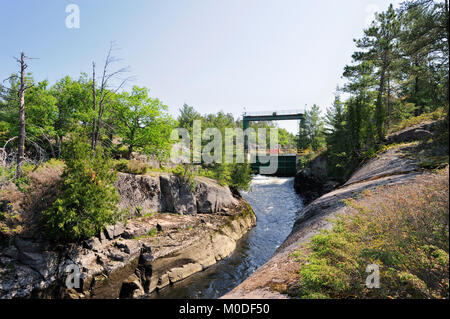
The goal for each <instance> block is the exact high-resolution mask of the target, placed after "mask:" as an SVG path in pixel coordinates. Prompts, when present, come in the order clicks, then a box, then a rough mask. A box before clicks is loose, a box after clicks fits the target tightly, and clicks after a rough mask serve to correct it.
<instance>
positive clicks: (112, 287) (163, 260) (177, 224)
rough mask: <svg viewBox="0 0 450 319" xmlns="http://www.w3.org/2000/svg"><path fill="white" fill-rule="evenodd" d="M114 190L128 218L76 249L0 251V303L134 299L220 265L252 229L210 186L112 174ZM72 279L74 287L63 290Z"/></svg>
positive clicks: (225, 194) (13, 247) (38, 245)
mask: <svg viewBox="0 0 450 319" xmlns="http://www.w3.org/2000/svg"><path fill="white" fill-rule="evenodd" d="M116 187H117V189H118V192H119V195H120V203H119V207H120V208H121V209H125V210H127V211H129V212H130V214H131V215H132V216H133V218H131V219H129V220H128V221H127V222H126V223H119V224H117V225H111V226H108V227H107V228H106V230H105V231H104V232H102V233H101V234H99V236H98V237H94V238H91V239H89V240H86V241H85V242H83V243H80V244H70V245H55V244H54V243H51V242H48V241H47V240H45V238H43V237H30V238H21V237H16V238H13V239H11V241H10V242H9V245H7V246H6V247H1V248H0V249H1V250H0V298H28V297H39V298H65V297H67V298H119V297H121V298H133V297H134V298H136V297H139V296H142V295H144V294H147V293H150V292H152V291H154V290H155V289H162V288H164V287H166V286H169V285H170V284H172V283H174V282H177V281H180V280H182V279H184V278H186V277H188V276H190V275H192V274H194V273H196V272H199V271H202V270H203V269H205V268H207V267H209V266H211V265H213V264H214V263H216V262H217V261H219V260H221V259H223V258H225V257H227V256H228V255H229V254H231V252H232V251H233V250H234V249H235V247H236V241H237V240H238V239H239V238H241V237H242V236H243V235H244V234H245V233H246V232H247V231H248V230H249V229H251V228H252V227H253V226H254V225H255V223H256V217H255V215H254V213H253V211H252V209H251V207H250V206H249V205H248V204H247V203H246V202H245V201H244V200H242V199H240V198H234V197H233V196H232V194H231V192H230V190H229V189H228V188H226V187H222V186H220V185H218V184H217V183H216V182H214V181H212V180H210V179H206V178H198V179H196V180H194V182H193V183H191V184H187V183H185V182H184V181H183V179H181V178H180V177H177V176H172V175H168V174H167V175H166V174H161V175H157V176H153V177H152V176H139V175H130V174H119V179H118V181H117V183H116ZM157 212H159V213H157ZM74 269H75V271H76V272H75V273H72V272H73V271H74ZM78 271H79V275H80V280H79V283H80V285H79V286H78V287H77V286H76V285H75V287H73V288H71V289H68V288H67V282H66V280H67V279H68V278H74V281H71V282H73V283H74V284H75V283H76V282H77V281H76V276H77V275H76V274H77V272H78ZM71 273H72V275H70V274H71ZM74 274H75V276H73V275H74ZM68 276H69V277H68ZM70 276H72V277H70Z"/></svg>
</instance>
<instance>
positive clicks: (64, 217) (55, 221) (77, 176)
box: [43, 133, 119, 241]
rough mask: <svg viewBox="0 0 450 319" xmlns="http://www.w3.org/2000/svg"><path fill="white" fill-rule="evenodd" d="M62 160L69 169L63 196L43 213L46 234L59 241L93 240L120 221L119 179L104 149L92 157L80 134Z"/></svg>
mask: <svg viewBox="0 0 450 319" xmlns="http://www.w3.org/2000/svg"><path fill="white" fill-rule="evenodd" d="M63 157H64V160H65V163H66V168H65V170H64V173H63V176H62V177H63V184H62V187H61V188H62V189H61V196H60V197H59V198H58V199H57V200H56V201H55V202H54V203H53V205H52V207H51V208H50V209H48V210H46V211H44V212H43V218H44V221H45V223H46V226H47V231H48V234H49V236H50V237H51V238H53V239H55V240H58V241H78V240H81V239H86V238H90V237H92V236H95V235H97V234H98V233H99V232H100V231H102V230H103V229H104V228H105V226H106V225H110V224H114V223H115V222H116V221H117V220H118V218H119V214H118V212H117V206H116V205H117V202H118V200H119V196H118V194H117V190H116V188H115V187H114V181H115V179H116V177H117V176H116V174H115V173H114V171H113V169H112V163H111V160H110V159H108V157H106V156H105V155H104V154H103V150H102V149H101V147H100V146H97V148H96V150H95V153H94V154H92V150H91V147H90V145H89V143H88V141H87V139H86V138H84V137H83V135H81V134H77V133H74V134H72V136H71V139H70V141H69V142H68V143H67V144H66V145H65V149H64V154H63Z"/></svg>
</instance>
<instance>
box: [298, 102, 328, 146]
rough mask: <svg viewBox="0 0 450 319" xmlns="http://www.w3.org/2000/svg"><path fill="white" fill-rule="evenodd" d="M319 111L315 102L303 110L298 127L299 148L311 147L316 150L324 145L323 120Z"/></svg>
mask: <svg viewBox="0 0 450 319" xmlns="http://www.w3.org/2000/svg"><path fill="white" fill-rule="evenodd" d="M320 113H321V112H320V108H319V106H317V105H316V104H314V105H313V106H312V107H311V109H310V110H306V111H305V115H304V119H303V120H301V122H300V127H299V139H300V142H299V143H300V149H307V148H308V147H311V148H312V150H313V151H317V150H319V149H320V148H321V147H323V146H324V145H325V136H324V122H323V120H322V118H321V116H320Z"/></svg>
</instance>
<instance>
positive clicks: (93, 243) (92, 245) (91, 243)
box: [84, 237, 102, 250]
mask: <svg viewBox="0 0 450 319" xmlns="http://www.w3.org/2000/svg"><path fill="white" fill-rule="evenodd" d="M84 244H85V246H86V248H87V249H92V250H97V249H98V248H99V247H100V246H101V245H102V243H101V242H100V240H99V239H98V238H97V237H93V238H91V239H88V240H85V241H84Z"/></svg>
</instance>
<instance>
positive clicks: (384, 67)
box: [353, 4, 400, 142]
mask: <svg viewBox="0 0 450 319" xmlns="http://www.w3.org/2000/svg"><path fill="white" fill-rule="evenodd" d="M399 32H400V22H399V20H398V19H397V15H396V13H395V11H394V8H393V6H392V4H391V5H390V6H389V8H388V10H387V11H386V12H382V13H380V14H377V15H376V18H375V21H374V22H373V23H372V25H371V26H370V27H369V28H368V29H366V30H364V37H363V38H362V39H359V40H356V41H355V42H356V46H357V47H358V48H359V49H362V50H363V51H359V52H355V54H354V55H353V58H354V60H355V61H357V62H362V61H371V62H372V63H373V65H374V67H375V68H376V72H375V74H374V75H375V77H376V78H378V94H377V99H376V108H375V122H376V128H377V139H378V142H381V141H382V140H383V139H384V136H385V134H386V107H385V105H386V104H387V105H388V106H389V107H390V101H389V98H390V95H389V94H388V95H387V103H385V90H386V83H387V82H388V83H389V74H390V73H389V72H390V67H391V65H392V63H393V61H394V60H395V59H396V58H398V53H397V42H398V41H397V38H398V35H399Z"/></svg>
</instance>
